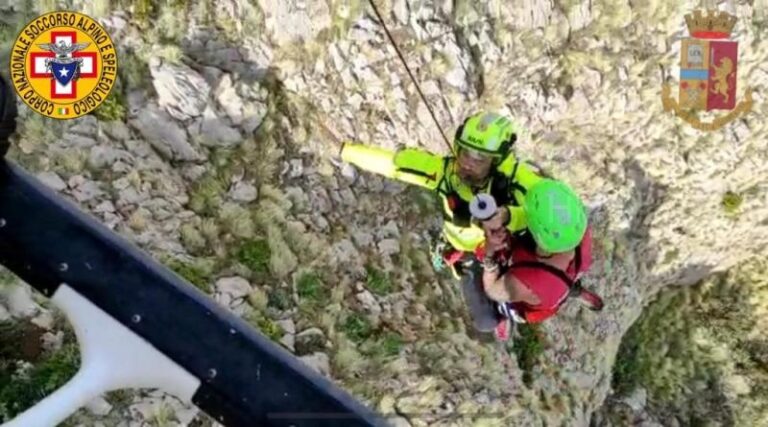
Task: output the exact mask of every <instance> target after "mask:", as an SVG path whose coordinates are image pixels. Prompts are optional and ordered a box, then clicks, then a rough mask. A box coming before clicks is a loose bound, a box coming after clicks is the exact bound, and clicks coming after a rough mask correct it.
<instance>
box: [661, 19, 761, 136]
mask: <svg viewBox="0 0 768 427" xmlns="http://www.w3.org/2000/svg"><path fill="white" fill-rule="evenodd" d="M685 22H686V24H687V26H688V31H689V32H690V34H691V36H692V37H688V38H685V39H683V41H682V47H681V49H680V52H681V53H680V102H679V103H678V102H677V101H676V100H675V99H674V98H672V97H671V96H670V92H671V87H670V85H669V84H664V85H663V87H662V102H663V105H664V111H667V112H669V111H673V112H674V113H675V115H676V116H678V117H680V118H682V119H683V120H685V121H686V122H688V123H689V124H691V125H692V126H693V127H695V128H696V129H699V130H717V129H720V128H721V127H723V126H725V125H726V124H728V123H729V122H731V121H732V120H734V119H736V118H737V117H738V116H739V115H742V114H746V113H747V112H749V111H750V110H751V109H752V89H751V88H747V90H746V92H745V96H744V97H745V99H744V100H743V101H741V102H739V103H738V105H737V104H736V71H737V64H738V42H737V41H731V40H727V39H728V38H729V37H730V35H731V31H732V30H733V27H734V25H736V17H735V16H733V15H731V14H729V13H727V12H723V11H718V10H712V9H709V10H707V11H706V14H703V13H702V11H701V10H696V11H694V12H693V14H687V15H685ZM713 110H730V113H728V114H726V115H723V116H720V117H717V118H715V119H714V120H712V121H711V122H709V123H705V122H702V121H701V119H700V118H699V117H698V115H699V113H700V112H702V111H713Z"/></svg>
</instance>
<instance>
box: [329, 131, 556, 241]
mask: <svg viewBox="0 0 768 427" xmlns="http://www.w3.org/2000/svg"><path fill="white" fill-rule="evenodd" d="M341 159H342V160H343V161H345V162H348V163H351V164H353V165H355V166H357V167H358V168H360V169H362V170H365V171H369V172H373V173H376V174H379V175H383V176H385V177H387V178H392V179H396V180H399V181H402V182H405V183H408V184H413V185H418V186H420V187H424V188H427V189H429V190H432V191H436V192H437V193H438V194H439V195H440V198H441V201H442V208H443V215H444V219H445V222H444V225H443V235H444V236H445V239H446V240H447V241H448V242H449V243H450V244H451V245H452V246H453V247H454V248H456V249H458V250H460V251H466V252H470V251H474V250H475V248H476V247H477V246H478V245H479V244H480V243H482V241H483V240H484V234H483V230H482V228H480V227H478V226H477V225H475V224H473V222H472V215H471V214H470V212H469V203H470V202H471V201H472V199H473V198H474V196H475V195H476V194H478V193H489V194H491V195H493V196H494V198H495V199H496V203H497V204H498V205H499V206H506V207H507V208H508V209H509V214H510V220H509V223H508V224H507V228H509V230H510V231H512V232H516V231H520V230H522V229H525V228H526V227H527V221H526V219H525V213H524V211H523V208H522V205H523V202H524V201H525V192H526V189H528V188H530V187H531V186H532V185H533V184H535V183H536V182H537V181H538V180H540V179H541V178H542V177H541V176H540V175H539V174H537V173H536V172H535V171H534V167H533V166H531V165H529V164H526V163H524V162H521V161H519V160H518V159H517V158H515V156H514V155H512V154H510V155H509V156H508V157H507V158H506V159H504V160H503V161H502V162H501V163H500V164H499V165H498V166H496V168H495V169H494V170H493V171H492V174H491V178H490V179H489V182H488V184H487V185H486V187H485V188H482V189H480V190H477V191H473V190H472V188H471V187H470V186H469V185H467V184H465V183H464V182H462V181H461V179H460V178H459V176H458V175H457V174H456V172H455V171H456V159H455V158H454V157H450V156H447V157H443V156H439V155H435V154H432V153H429V152H427V151H424V150H420V149H416V148H404V149H400V150H396V151H393V150H387V149H384V148H380V147H373V146H367V145H363V144H355V143H345V144H344V146H343V147H342V149H341Z"/></svg>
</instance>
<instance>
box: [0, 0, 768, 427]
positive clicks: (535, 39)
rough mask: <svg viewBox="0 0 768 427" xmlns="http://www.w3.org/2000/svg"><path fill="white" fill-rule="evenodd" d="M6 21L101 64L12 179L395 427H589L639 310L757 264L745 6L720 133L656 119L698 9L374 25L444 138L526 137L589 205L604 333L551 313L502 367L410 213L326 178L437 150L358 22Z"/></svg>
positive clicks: (754, 56) (134, 15)
mask: <svg viewBox="0 0 768 427" xmlns="http://www.w3.org/2000/svg"><path fill="white" fill-rule="evenodd" d="M4 3H5V4H3V3H0V6H2V7H3V11H4V12H3V15H4V16H6V17H7V18H6V24H5V26H4V27H3V28H2V34H3V39H4V40H6V44H7V40H11V39H12V38H13V37H15V34H16V32H17V31H18V28H17V27H14V26H15V25H17V22H21V23H23V22H26V21H27V20H28V19H29V18H31V17H33V16H34V15H35V14H36V13H37V12H41V11H48V10H52V9H53V8H54V7H55V6H56V5H58V4H62V5H64V3H66V5H67V6H68V8H69V9H72V10H80V11H83V12H85V13H88V14H90V15H92V16H94V17H97V18H99V19H100V20H101V21H102V22H103V23H104V25H105V26H106V28H107V29H108V30H109V32H110V34H111V36H112V38H113V40H114V41H115V43H116V44H117V45H118V52H119V54H120V65H119V67H120V80H119V82H118V87H117V90H116V91H115V93H114V94H113V96H111V97H110V99H109V100H108V101H107V103H106V104H105V105H104V106H102V107H101V108H100V109H99V111H98V112H97V114H95V115H94V116H89V117H83V118H80V119H77V120H73V121H68V122H55V121H50V120H47V119H43V118H41V117H39V116H37V115H35V114H34V113H31V112H29V111H28V110H27V109H26V107H22V112H21V114H22V118H21V119H20V120H21V128H20V133H19V136H18V138H17V140H16V141H15V147H14V149H13V151H12V152H11V154H10V156H11V157H12V158H13V159H14V160H16V161H18V162H20V163H22V164H23V165H24V166H25V167H26V168H27V169H29V170H31V171H34V172H35V173H38V174H39V176H40V178H41V179H43V180H45V181H46V182H47V183H48V184H49V185H50V186H52V187H53V188H55V189H56V190H58V191H59V192H61V193H62V194H64V195H66V196H67V197H69V198H70V199H72V200H74V201H75V202H76V203H78V204H79V206H81V207H82V208H83V209H84V210H87V211H89V212H91V213H92V214H94V215H96V216H97V217H98V218H100V219H101V220H102V221H103V222H104V223H105V224H107V225H108V226H109V227H111V228H113V229H114V230H116V231H117V232H119V233H120V234H121V235H123V236H125V237H127V238H129V239H131V240H132V241H134V242H136V243H137V244H139V245H140V246H142V247H143V248H144V249H145V250H147V251H148V252H150V253H152V254H153V255H154V256H156V257H157V258H158V259H161V260H163V262H166V263H167V264H168V265H169V266H170V267H172V268H174V269H175V270H176V271H177V272H179V274H181V275H183V276H184V277H186V278H188V279H189V280H190V281H191V282H192V283H194V284H196V285H197V286H199V287H201V288H202V289H204V290H205V291H207V292H209V293H210V294H211V295H212V296H213V297H214V298H216V299H217V300H218V301H219V302H221V303H222V304H225V305H227V306H229V307H230V308H231V309H232V310H233V311H234V312H235V313H238V314H239V315H242V316H243V317H245V318H247V319H248V320H249V321H252V323H253V324H254V326H255V327H258V328H260V329H261V330H262V331H263V332H264V333H265V334H267V335H268V336H270V337H271V338H273V339H274V340H275V341H277V342H279V343H281V344H282V345H283V346H285V347H286V348H288V349H290V350H291V351H293V352H295V353H296V354H297V355H299V356H300V357H302V359H303V360H305V361H306V362H307V363H309V364H310V365H312V366H314V367H315V368H316V369H318V370H319V371H321V372H323V373H325V374H327V375H329V376H330V377H332V378H333V379H334V380H335V381H337V382H338V383H339V384H341V385H343V386H344V387H345V388H347V389H348V390H350V391H351V392H353V393H354V394H355V395H356V396H358V397H360V398H361V399H363V400H365V401H366V402H368V403H370V404H371V405H373V406H375V407H376V408H377V409H378V410H380V411H381V412H382V413H386V414H392V415H393V423H395V425H403V426H404V425H413V426H421V425H432V424H434V425H456V426H458V425H471V424H475V425H511V424H514V425H541V424H544V425H560V424H564V425H588V424H589V420H590V419H592V414H593V413H594V412H595V411H597V410H598V409H599V408H600V407H601V405H602V404H603V402H604V400H605V399H606V397H607V396H609V395H610V393H611V378H612V368H613V365H614V361H615V359H616V355H617V352H618V349H619V344H620V342H621V339H622V337H623V336H624V335H625V333H626V332H627V330H628V329H629V327H630V326H631V325H632V324H633V322H635V320H636V319H637V318H638V316H639V315H640V313H641V312H642V310H643V307H644V306H645V304H647V302H648V301H650V300H651V299H652V298H653V297H654V296H655V295H656V294H657V293H658V292H659V291H660V290H662V289H664V288H665V287H669V286H687V285H691V284H694V283H696V282H699V281H701V280H702V279H705V278H706V277H708V276H710V275H712V274H714V273H716V272H723V271H726V270H728V269H730V268H731V267H733V266H735V265H737V264H739V263H741V262H743V261H745V260H748V259H749V258H751V257H753V256H754V255H755V254H760V253H762V252H763V249H764V248H765V245H766V243H767V242H768V198H766V184H765V182H766V178H768V166H766V164H768V162H766V157H768V155H767V154H766V150H765V148H766V143H765V141H766V127H765V125H764V120H763V117H765V114H766V112H768V104H766V103H765V102H764V101H765V99H764V95H763V92H764V90H765V89H766V82H768V69H767V68H766V66H765V64H766V60H767V59H768V58H767V57H768V41H767V40H766V39H765V37H764V35H765V23H766V22H768V21H766V17H767V15H766V10H767V9H766V8H765V6H766V5H765V4H762V3H761V4H762V8H761V6H760V4H758V3H759V2H747V1H734V2H732V5H731V6H732V11H733V12H734V13H735V14H736V15H737V16H738V18H739V21H738V23H737V25H736V27H735V30H734V34H733V36H734V37H735V38H736V39H738V40H739V42H740V45H739V46H740V48H739V50H740V52H739V54H740V61H739V68H738V73H739V91H738V94H739V97H742V96H743V95H742V93H743V89H744V87H745V86H746V85H749V86H751V87H752V88H753V89H754V91H755V93H754V95H753V97H754V100H755V104H754V107H753V112H752V113H750V114H748V115H747V116H745V117H744V119H740V120H736V121H734V122H733V123H731V124H729V125H727V126H725V127H724V128H723V129H721V130H719V131H714V132H702V131H698V130H695V129H693V128H692V127H691V126H689V125H687V124H685V123H683V122H682V121H681V120H680V119H677V118H675V117H673V116H672V115H671V114H669V113H665V112H664V111H663V109H662V102H661V84H662V82H663V81H664V80H665V78H666V77H668V76H672V77H674V78H675V79H677V73H678V71H677V70H678V69H679V67H678V66H677V64H678V61H679V60H678V58H679V50H680V43H679V40H680V38H681V37H685V36H687V30H686V28H685V24H684V15H685V14H686V13H689V12H690V11H691V10H693V9H694V8H695V7H697V6H698V4H697V2H692V1H687V2H659V1H651V2H628V1H528V0H525V1H519V2H470V1H422V2H406V1H404V0H393V1H381V2H377V4H379V7H380V9H381V11H382V13H383V14H384V17H385V20H386V21H387V24H388V25H389V27H390V29H391V31H392V33H393V37H394V38H395V40H396V41H397V43H398V45H399V46H400V48H401V49H402V51H403V53H404V55H405V58H406V60H407V61H408V63H409V65H410V67H411V69H412V70H414V73H415V74H416V77H417V79H418V80H419V82H420V84H421V86H422V89H423V91H424V93H425V94H426V96H427V98H428V100H429V102H430V103H431V105H432V107H433V108H434V109H435V111H436V114H437V117H438V120H439V122H440V126H441V127H442V128H443V130H444V131H445V132H446V133H447V134H448V136H449V138H450V135H451V134H452V132H453V131H454V129H455V127H456V126H457V125H458V124H459V123H460V121H461V119H462V118H463V117H464V116H465V115H467V114H469V113H471V112H473V111H475V110H477V109H479V108H486V109H495V110H498V111H501V112H503V113H505V114H509V115H510V116H512V117H514V118H515V119H516V120H518V121H519V122H520V123H521V124H522V125H523V126H524V127H525V129H526V132H525V135H524V136H523V138H522V140H521V141H520V142H519V144H518V146H517V153H518V155H519V157H522V158H525V159H530V160H533V161H535V162H536V163H538V164H540V165H541V166H543V167H545V168H546V169H547V170H549V171H550V172H551V173H553V174H555V175H556V176H558V177H561V178H562V179H565V180H567V181H568V182H570V183H571V184H572V185H573V186H574V187H575V188H577V189H578V191H579V192H580V193H581V194H582V195H583V196H584V198H585V200H586V201H587V203H588V205H589V207H590V211H591V215H592V220H593V223H594V226H595V230H596V233H595V234H596V237H597V245H596V257H597V262H596V264H595V266H594V268H593V270H592V272H591V274H590V275H589V276H588V278H587V282H586V283H587V285H588V286H590V287H591V288H593V289H595V290H596V291H598V292H599V293H600V294H601V295H603V296H604V298H605V299H606V302H607V307H606V310H605V311H604V312H602V313H600V314H593V313H589V312H585V311H583V310H580V309H579V307H576V306H573V305H571V306H568V307H566V308H565V309H564V310H563V312H562V314H561V315H560V316H559V317H558V318H556V319H554V320H553V321H550V322H548V323H546V324H544V325H543V326H542V327H541V328H540V330H539V331H533V332H531V331H529V332H526V333H524V334H522V333H521V336H520V337H518V339H517V340H516V342H515V350H509V349H506V348H501V347H499V346H496V345H495V344H488V343H486V342H483V340H480V339H477V337H474V336H473V334H472V333H471V332H470V331H467V326H466V324H465V323H464V319H463V317H464V316H465V312H464V309H463V303H462V301H461V295H460V292H459V291H458V290H457V289H456V285H455V284H454V283H453V282H452V281H451V280H450V279H448V278H446V277H442V276H437V275H435V274H434V273H433V272H432V270H431V267H430V265H429V262H428V259H427V255H426V251H427V243H426V241H427V239H428V231H429V230H434V229H435V227H436V226H437V224H438V223H439V214H438V213H437V211H436V210H435V206H434V204H433V201H432V200H431V199H430V197H429V196H428V195H425V194H422V193H421V192H419V191H417V190H415V189H412V188H407V187H405V186H403V185H399V184H397V183H392V182H386V181H384V180H382V179H380V178H378V177H376V176H372V175H369V174H364V173H358V172H357V171H355V170H354V169H353V168H351V167H349V166H343V165H338V164H335V163H334V162H333V155H334V154H335V153H336V152H337V150H338V148H339V145H338V143H339V142H338V140H355V141H360V142H366V143H370V144H375V145H378V146H382V147H388V148H393V147H395V146H397V145H407V146H419V147H424V148H427V149H430V150H433V151H435V152H446V147H445V146H444V145H443V143H442V142H441V140H442V137H441V136H440V132H439V131H438V129H437V127H436V126H435V124H434V123H433V122H432V120H431V118H430V116H429V114H428V111H427V109H426V108H425V107H424V105H423V103H422V102H420V100H419V97H418V94H417V91H416V88H415V86H414V85H413V84H412V83H411V81H410V80H409V78H408V76H407V74H406V72H405V69H404V67H403V65H402V64H401V63H400V62H399V61H398V58H397V55H396V52H395V51H394V49H393V48H392V46H391V44H390V43H389V42H388V40H387V39H386V37H385V34H384V32H383V29H382V27H381V25H380V23H378V22H377V20H376V18H375V15H374V14H373V13H372V11H371V9H370V7H369V6H368V5H367V3H366V2H361V1H355V2H341V1H335V0H333V1H331V0H327V1H323V0H308V1H293V0H290V1H273V0H259V1H258V2H243V1H240V0H216V1H212V0H206V1H202V2H195V3H193V4H192V3H186V2H180V1H167V2H150V1H147V0H136V1H122V2H118V3H120V5H119V7H118V8H117V9H115V10H113V9H111V8H110V5H109V3H108V2H104V1H95V2H91V1H88V2H85V1H66V2H42V3H40V4H38V3H34V4H33V3H32V2H29V4H18V3H16V2H4ZM54 3H55V4H54ZM513 4H514V5H513ZM18 25H22V24H18ZM675 92H676V91H675ZM337 139H338V140H337ZM8 281H9V282H13V280H12V278H9V279H8ZM3 292H4V296H5V297H4V300H5V301H6V302H7V304H6V307H7V309H6V310H5V311H7V312H8V313H5V311H3V310H0V316H2V318H5V319H8V318H14V319H33V320H32V322H33V324H35V325H41V324H42V326H39V327H41V328H42V332H41V333H42V334H43V338H45V339H44V340H43V342H45V343H53V344H51V346H52V348H54V349H55V348H62V345H63V346H64V348H67V346H68V345H71V337H70V336H69V335H67V334H66V333H65V332H64V331H66V329H67V327H66V325H65V323H62V321H61V319H54V318H53V316H52V314H51V313H52V312H55V309H53V308H51V307H49V306H48V305H47V304H46V302H45V301H42V299H38V298H37V297H35V298H34V299H30V297H29V291H28V290H25V288H23V287H19V286H17V285H16V284H12V283H11V284H7V285H5V287H4V288H3ZM320 307H322V308H323V309H322V310H321V309H320ZM54 353H55V352H54ZM44 360H45V361H49V360H50V359H44ZM35 363H38V362H35ZM40 363H43V362H40ZM45 363H48V362H45ZM524 378H525V381H524ZM30 381H31V380H30ZM92 406H93V407H92V408H90V410H89V411H83V412H82V413H80V414H78V417H79V418H78V420H81V422H83V423H85V424H86V425H91V424H92V423H93V422H97V421H98V422H102V423H104V424H105V425H112V424H111V423H117V422H120V423H122V424H124V425H134V424H129V421H128V420H134V421H130V422H132V423H139V422H140V420H142V419H143V420H149V419H153V420H155V421H156V422H158V423H159V422H161V421H162V420H166V421H168V420H171V419H173V417H176V420H177V421H178V422H180V423H181V424H182V425H186V423H188V422H189V421H190V420H192V419H193V418H195V417H196V415H195V412H196V411H195V410H194V408H183V407H182V406H180V405H178V403H174V402H173V399H170V398H166V397H163V396H160V395H149V396H147V395H146V393H137V394H135V395H134V394H132V393H123V394H120V395H111V396H109V397H108V399H107V400H103V401H99V402H95V403H94V404H93V405H92ZM169 407H172V408H175V412H176V415H172V413H173V412H174V411H173V410H168V409H167V408H169ZM8 411H9V409H8V408H6V412H8ZM202 418H204V417H202V416H201V419H202ZM157 420H160V421H157ZM76 422H77V420H75V421H73V423H76ZM195 422H203V423H208V424H210V423H211V421H210V420H207V421H195ZM135 425H138V424H135Z"/></svg>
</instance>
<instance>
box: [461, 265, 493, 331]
mask: <svg viewBox="0 0 768 427" xmlns="http://www.w3.org/2000/svg"><path fill="white" fill-rule="evenodd" d="M458 273H459V274H460V277H461V279H460V286H461V292H462V293H463V294H464V300H465V302H466V303H467V307H468V308H469V313H470V315H471V317H472V323H473V325H474V327H475V329H476V330H477V331H479V332H492V331H493V330H494V329H495V328H496V325H497V324H498V322H499V321H498V319H499V316H498V314H497V313H498V312H497V310H496V303H495V302H494V301H493V300H491V299H490V298H488V297H487V296H486V295H485V290H483V268H482V266H481V265H480V263H478V262H473V263H471V264H470V265H466V264H465V265H464V266H462V268H461V270H460V271H459V272H458Z"/></svg>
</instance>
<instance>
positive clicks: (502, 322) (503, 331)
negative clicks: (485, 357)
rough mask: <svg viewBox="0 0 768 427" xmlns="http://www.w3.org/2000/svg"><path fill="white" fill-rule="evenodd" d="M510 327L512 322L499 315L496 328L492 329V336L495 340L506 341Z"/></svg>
mask: <svg viewBox="0 0 768 427" xmlns="http://www.w3.org/2000/svg"><path fill="white" fill-rule="evenodd" d="M511 329H512V322H511V321H510V320H509V318H507V317H501V318H500V319H499V323H498V324H497V325H496V328H495V329H494V330H493V336H494V337H496V340H497V341H501V342H506V341H508V340H509V334H510V330H511Z"/></svg>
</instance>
